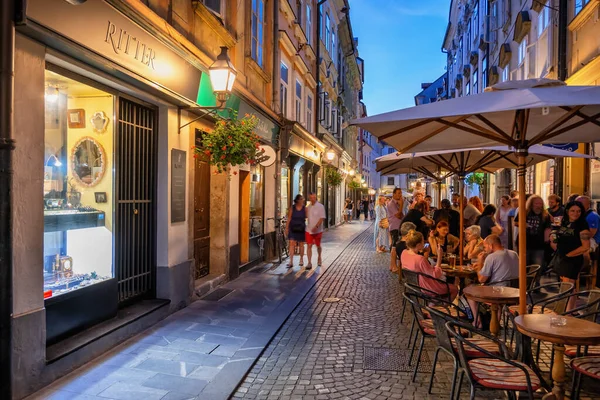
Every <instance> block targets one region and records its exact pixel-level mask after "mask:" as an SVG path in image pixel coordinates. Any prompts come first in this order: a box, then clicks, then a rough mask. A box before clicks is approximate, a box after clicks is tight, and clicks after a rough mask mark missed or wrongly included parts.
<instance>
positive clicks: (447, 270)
mask: <svg viewBox="0 0 600 400" xmlns="http://www.w3.org/2000/svg"><path fill="white" fill-rule="evenodd" d="M442 271H443V272H444V275H446V276H447V277H448V276H449V277H452V278H458V279H459V281H460V286H459V290H460V293H463V289H464V288H465V287H466V285H465V279H466V278H469V279H471V280H472V281H475V282H476V281H477V271H476V270H474V269H472V268H467V267H464V266H462V265H458V266H456V268H452V267H450V266H442Z"/></svg>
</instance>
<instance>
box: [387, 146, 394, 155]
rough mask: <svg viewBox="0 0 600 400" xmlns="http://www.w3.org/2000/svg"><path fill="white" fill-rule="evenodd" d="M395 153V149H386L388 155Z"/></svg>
mask: <svg viewBox="0 0 600 400" xmlns="http://www.w3.org/2000/svg"><path fill="white" fill-rule="evenodd" d="M395 152H396V149H394V148H393V147H388V154H392V153H395Z"/></svg>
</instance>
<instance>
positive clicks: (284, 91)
mask: <svg viewBox="0 0 600 400" xmlns="http://www.w3.org/2000/svg"><path fill="white" fill-rule="evenodd" d="M280 68H281V71H280V75H281V81H280V83H279V102H280V103H279V105H280V106H281V113H282V114H283V115H287V108H288V82H289V69H288V67H287V65H285V64H284V63H283V62H282V63H281V67H280Z"/></svg>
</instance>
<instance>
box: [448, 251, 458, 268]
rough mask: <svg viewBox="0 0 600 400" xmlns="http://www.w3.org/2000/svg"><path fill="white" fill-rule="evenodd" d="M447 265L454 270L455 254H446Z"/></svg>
mask: <svg viewBox="0 0 600 400" xmlns="http://www.w3.org/2000/svg"><path fill="white" fill-rule="evenodd" d="M448 264H449V265H450V268H452V269H455V268H456V254H448Z"/></svg>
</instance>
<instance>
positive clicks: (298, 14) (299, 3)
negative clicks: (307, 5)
mask: <svg viewBox="0 0 600 400" xmlns="http://www.w3.org/2000/svg"><path fill="white" fill-rule="evenodd" d="M303 8H304V4H302V0H296V10H298V11H296V22H297V23H298V25H300V26H302V9H303Z"/></svg>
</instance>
